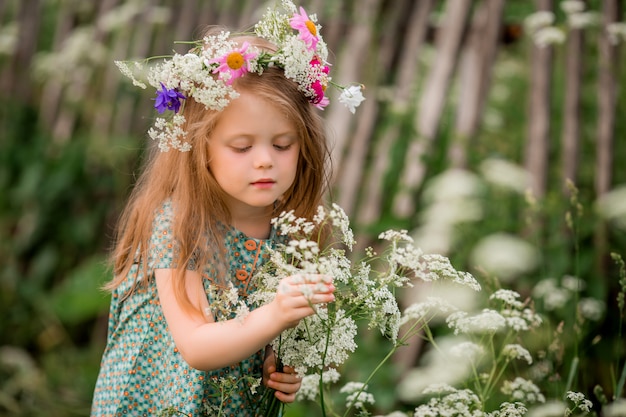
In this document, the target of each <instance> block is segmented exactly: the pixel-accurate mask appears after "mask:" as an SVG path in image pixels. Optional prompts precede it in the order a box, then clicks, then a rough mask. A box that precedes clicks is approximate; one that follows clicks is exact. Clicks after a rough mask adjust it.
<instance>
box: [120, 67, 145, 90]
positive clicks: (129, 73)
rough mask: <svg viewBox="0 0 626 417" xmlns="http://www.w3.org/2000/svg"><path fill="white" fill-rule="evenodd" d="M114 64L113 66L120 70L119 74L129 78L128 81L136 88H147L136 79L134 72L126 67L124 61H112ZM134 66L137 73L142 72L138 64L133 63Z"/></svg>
mask: <svg viewBox="0 0 626 417" xmlns="http://www.w3.org/2000/svg"><path fill="white" fill-rule="evenodd" d="M114 62H115V65H116V66H117V68H118V69H119V70H120V72H121V73H122V74H123V75H124V76H126V77H128V78H130V80H131V81H132V82H133V85H134V86H137V87H139V88H143V89H145V88H147V86H146V84H145V83H144V82H142V81H139V80H138V79H137V78H136V76H135V72H134V71H133V70H132V69H131V68H130V66H129V65H128V63H127V62H125V61H114ZM134 66H135V68H136V69H137V70H138V71H141V70H142V67H141V64H140V63H138V62H136V63H134Z"/></svg>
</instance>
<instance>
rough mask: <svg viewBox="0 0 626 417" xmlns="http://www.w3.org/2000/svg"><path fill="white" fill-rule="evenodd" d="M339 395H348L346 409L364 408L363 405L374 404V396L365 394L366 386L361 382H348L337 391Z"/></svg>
mask: <svg viewBox="0 0 626 417" xmlns="http://www.w3.org/2000/svg"><path fill="white" fill-rule="evenodd" d="M339 392H340V393H343V394H348V396H347V397H346V407H347V408H350V407H355V408H365V404H374V403H375V400H374V396H373V395H372V394H370V393H369V392H367V385H366V384H363V383H362V382H348V383H346V384H345V385H344V386H343V387H341V389H340V390H339Z"/></svg>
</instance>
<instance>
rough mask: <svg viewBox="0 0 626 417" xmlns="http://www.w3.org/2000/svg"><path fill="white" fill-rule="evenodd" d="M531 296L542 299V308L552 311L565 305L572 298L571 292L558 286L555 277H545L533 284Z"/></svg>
mask: <svg viewBox="0 0 626 417" xmlns="http://www.w3.org/2000/svg"><path fill="white" fill-rule="evenodd" d="M533 296H534V297H536V298H538V299H541V300H542V301H543V307H544V309H546V310H547V311H554V310H558V309H561V308H563V307H565V305H567V303H568V302H569V301H570V299H571V298H572V293H571V291H569V290H567V289H564V288H561V287H559V286H558V285H557V282H556V279H554V278H546V279H542V280H541V281H539V282H538V283H537V284H535V287H534V288H533Z"/></svg>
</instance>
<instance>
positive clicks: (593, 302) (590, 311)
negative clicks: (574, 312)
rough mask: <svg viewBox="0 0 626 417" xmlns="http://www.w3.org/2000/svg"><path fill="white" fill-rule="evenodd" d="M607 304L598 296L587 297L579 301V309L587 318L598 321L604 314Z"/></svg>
mask: <svg viewBox="0 0 626 417" xmlns="http://www.w3.org/2000/svg"><path fill="white" fill-rule="evenodd" d="M605 309H606V305H605V303H604V301H602V300H598V299H597V298H591V297H585V298H582V299H580V300H579V301H578V311H579V312H580V315H581V316H582V317H583V318H584V319H587V320H591V321H598V320H600V319H601V318H602V316H603V315H604V311H605Z"/></svg>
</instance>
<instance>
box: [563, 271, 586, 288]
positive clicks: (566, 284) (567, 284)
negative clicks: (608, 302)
mask: <svg viewBox="0 0 626 417" xmlns="http://www.w3.org/2000/svg"><path fill="white" fill-rule="evenodd" d="M561 285H562V286H563V288H566V289H568V290H570V291H572V292H581V291H583V290H584V289H585V288H587V283H586V282H585V281H583V280H582V279H580V278H578V277H574V276H572V275H564V276H563V278H561Z"/></svg>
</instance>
